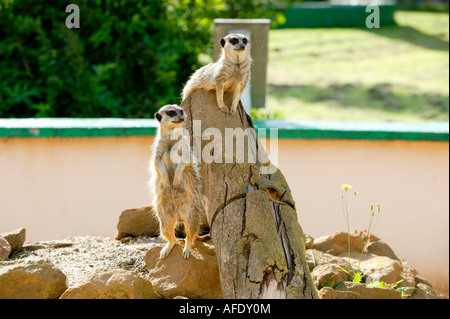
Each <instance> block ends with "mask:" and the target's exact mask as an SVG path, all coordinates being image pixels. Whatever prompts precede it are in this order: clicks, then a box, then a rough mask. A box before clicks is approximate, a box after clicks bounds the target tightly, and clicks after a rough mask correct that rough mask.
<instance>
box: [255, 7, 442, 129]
mask: <svg viewBox="0 0 450 319" xmlns="http://www.w3.org/2000/svg"><path fill="white" fill-rule="evenodd" d="M395 20H396V22H397V25H395V26H383V25H381V28H380V29H354V28H333V29H274V30H271V31H270V33H269V64H268V78H267V80H268V88H269V90H268V96H267V102H266V109H265V110H261V111H260V112H259V114H258V117H264V116H269V117H278V118H286V119H298V120H337V121H407V122H417V121H448V120H449V30H448V28H449V15H448V13H428V12H406V11H398V12H396V15H395ZM254 115H256V114H254Z"/></svg>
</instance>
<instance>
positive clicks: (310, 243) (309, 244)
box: [305, 234, 314, 249]
mask: <svg viewBox="0 0 450 319" xmlns="http://www.w3.org/2000/svg"><path fill="white" fill-rule="evenodd" d="M305 238H306V244H305V245H306V249H312V248H313V246H314V238H313V237H311V236H310V235H308V234H305Z"/></svg>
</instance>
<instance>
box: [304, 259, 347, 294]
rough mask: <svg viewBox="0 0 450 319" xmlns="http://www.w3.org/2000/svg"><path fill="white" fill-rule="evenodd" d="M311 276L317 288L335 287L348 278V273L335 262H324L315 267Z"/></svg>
mask: <svg viewBox="0 0 450 319" xmlns="http://www.w3.org/2000/svg"><path fill="white" fill-rule="evenodd" d="M311 276H312V279H313V281H314V284H315V285H316V287H317V289H321V288H322V287H331V288H335V287H336V286H337V285H338V284H340V283H341V282H343V281H345V280H347V274H346V273H345V272H344V271H343V270H342V269H340V268H339V267H338V266H336V265H334V264H322V265H319V266H317V267H315V268H314V270H313V271H312V272H311Z"/></svg>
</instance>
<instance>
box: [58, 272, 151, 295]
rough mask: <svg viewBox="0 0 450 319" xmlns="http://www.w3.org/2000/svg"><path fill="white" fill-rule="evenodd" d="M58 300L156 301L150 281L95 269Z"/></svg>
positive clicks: (131, 274) (125, 273) (130, 274)
mask: <svg viewBox="0 0 450 319" xmlns="http://www.w3.org/2000/svg"><path fill="white" fill-rule="evenodd" d="M60 299H158V296H157V295H156V294H155V292H154V290H153V286H152V284H151V283H150V281H148V280H145V279H144V278H142V277H140V276H139V275H137V274H136V273H134V272H132V271H129V270H124V269H102V268H100V269H96V270H94V271H93V273H91V274H88V275H86V276H85V277H83V278H82V279H81V280H80V281H79V282H78V283H77V284H76V285H75V286H73V287H70V288H69V289H67V290H66V291H65V292H64V293H63V294H62V296H61V297H60Z"/></svg>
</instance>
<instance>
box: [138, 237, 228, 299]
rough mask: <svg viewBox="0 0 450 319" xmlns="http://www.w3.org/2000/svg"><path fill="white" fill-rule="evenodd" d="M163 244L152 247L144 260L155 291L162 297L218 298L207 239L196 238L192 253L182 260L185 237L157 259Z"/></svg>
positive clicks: (216, 272) (216, 273)
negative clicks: (167, 253) (204, 241)
mask: <svg viewBox="0 0 450 319" xmlns="http://www.w3.org/2000/svg"><path fill="white" fill-rule="evenodd" d="M163 246H164V245H163V244H158V245H155V246H154V247H151V248H150V249H149V250H148V252H147V253H146V255H145V256H144V261H145V263H146V265H147V268H148V269H149V273H148V276H149V279H150V281H151V282H152V284H153V287H154V288H155V290H156V291H157V292H158V293H159V294H161V295H163V297H164V298H170V299H171V298H174V297H176V296H185V297H188V298H192V299H221V298H222V291H221V287H220V278H219V267H218V265H217V258H216V254H215V251H214V246H213V245H211V243H210V242H207V243H203V242H200V241H196V242H195V243H194V245H193V247H192V254H191V256H190V257H189V258H188V259H184V258H183V255H182V250H183V247H184V240H181V239H180V240H178V243H177V244H176V245H175V247H174V248H173V249H172V252H171V253H170V254H169V256H168V257H167V258H165V259H162V260H161V259H160V258H159V253H160V251H161V248H162V247H163Z"/></svg>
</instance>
